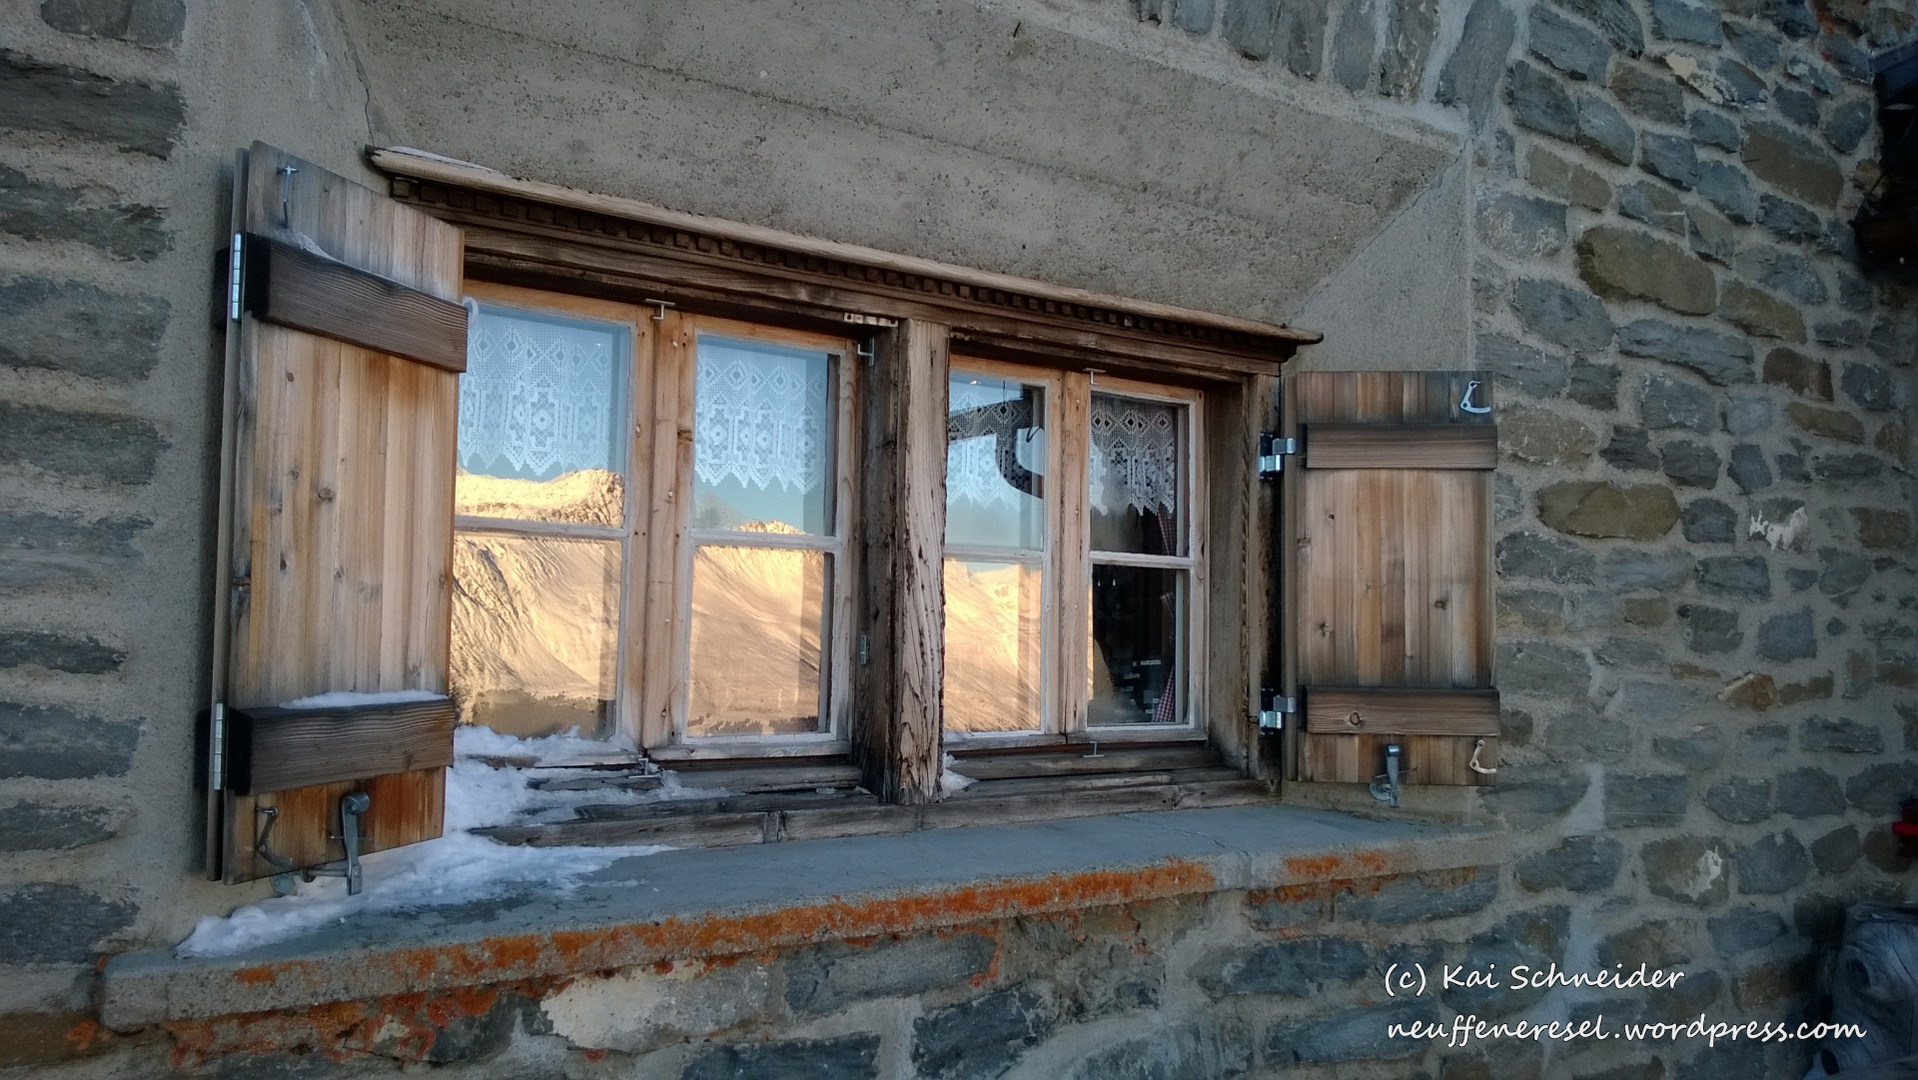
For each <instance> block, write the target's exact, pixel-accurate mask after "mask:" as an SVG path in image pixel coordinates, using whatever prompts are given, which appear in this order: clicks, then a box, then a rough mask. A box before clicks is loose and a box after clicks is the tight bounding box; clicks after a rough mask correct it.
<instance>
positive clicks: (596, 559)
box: [449, 532, 620, 735]
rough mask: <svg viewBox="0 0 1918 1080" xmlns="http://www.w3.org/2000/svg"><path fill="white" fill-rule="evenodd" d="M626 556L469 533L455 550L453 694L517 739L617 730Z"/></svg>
mask: <svg viewBox="0 0 1918 1080" xmlns="http://www.w3.org/2000/svg"><path fill="white" fill-rule="evenodd" d="M619 566H620V546H619V542H618V541H615V540H559V539H550V538H545V537H531V536H501V535H497V534H487V533H470V532H462V533H459V534H457V535H456V536H455V537H454V540H453V647H452V672H451V678H450V679H449V686H450V693H451V695H452V697H453V700H454V701H455V702H457V703H458V704H459V709H460V719H461V720H462V721H464V722H466V723H472V724H484V725H486V726H488V727H490V728H492V729H493V730H495V731H499V732H503V733H506V734H509V735H546V734H551V733H553V732H556V731H565V730H566V729H567V728H570V727H574V726H576V725H577V726H578V727H579V729H580V731H581V733H582V734H585V735H597V734H603V733H606V732H609V731H610V730H611V729H612V708H613V697H614V686H615V678H616V669H617V667H618V661H617V656H618V653H617V651H616V649H615V642H617V641H618V638H619Z"/></svg>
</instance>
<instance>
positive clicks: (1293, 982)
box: [1193, 937, 1372, 998]
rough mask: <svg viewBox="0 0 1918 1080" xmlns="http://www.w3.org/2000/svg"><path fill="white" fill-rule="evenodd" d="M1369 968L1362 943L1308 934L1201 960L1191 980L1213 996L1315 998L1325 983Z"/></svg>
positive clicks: (1348, 978)
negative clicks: (1258, 995) (1274, 995)
mask: <svg viewBox="0 0 1918 1080" xmlns="http://www.w3.org/2000/svg"><path fill="white" fill-rule="evenodd" d="M1371 966H1372V958H1371V954H1370V953H1368V952H1367V951H1366V948H1365V946H1364V944H1362V943H1360V942H1357V941H1353V940H1351V939H1350V938H1338V937H1312V938H1297V939H1294V940H1291V941H1280V942H1275V943H1268V944H1263V945H1256V946H1253V947H1252V948H1249V949H1246V948H1234V949H1232V950H1231V951H1229V952H1227V953H1224V954H1221V955H1216V956H1213V957H1211V958H1209V959H1207V960H1204V961H1201V963H1200V966H1199V970H1197V971H1195V972H1194V974H1193V978H1194V980H1195V981H1196V982H1198V984H1199V986H1200V987H1202V988H1203V989H1204V990H1205V992H1206V993H1208V994H1210V995H1212V996H1213V997H1214V998H1222V997H1230V996H1235V995H1240V994H1276V995H1280V996H1284V997H1317V996H1319V995H1320V994H1323V993H1325V992H1326V989H1327V984H1328V983H1330V984H1333V985H1334V986H1335V987H1336V985H1337V984H1341V983H1349V982H1351V981H1353V980H1354V979H1358V978H1360V977H1362V976H1364V975H1366V974H1367V973H1368V972H1369V971H1370V969H1371Z"/></svg>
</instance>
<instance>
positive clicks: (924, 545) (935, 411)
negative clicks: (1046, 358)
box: [892, 320, 950, 803]
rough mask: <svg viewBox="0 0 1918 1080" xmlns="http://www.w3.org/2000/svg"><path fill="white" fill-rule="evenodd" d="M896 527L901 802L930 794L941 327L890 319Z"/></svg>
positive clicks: (940, 514) (936, 745)
mask: <svg viewBox="0 0 1918 1080" xmlns="http://www.w3.org/2000/svg"><path fill="white" fill-rule="evenodd" d="M900 331H901V333H900V335H899V338H900V346H901V348H900V349H899V350H898V353H897V359H898V361H899V363H900V370H899V373H898V377H899V381H900V399H901V400H900V401H899V402H898V406H899V448H900V450H901V452H902V458H903V460H901V461H899V462H897V464H896V467H895V473H894V475H895V477H896V482H897V483H898V485H899V486H898V488H897V489H896V490H897V495H896V500H897V503H898V517H897V522H896V524H897V532H896V533H895V534H894V543H895V544H896V545H897V547H896V549H895V558H894V560H893V574H894V578H893V583H894V588H895V590H896V591H897V596H898V599H897V601H896V603H895V607H894V609H893V657H894V663H895V665H896V667H895V671H896V675H895V679H896V682H897V685H898V710H899V711H898V716H897V719H896V724H897V727H896V728H895V732H896V734H895V736H894V739H895V742H894V761H895V766H896V768H897V769H898V774H897V776H898V779H897V784H896V787H895V788H894V790H893V792H892V795H893V796H894V798H895V800H896V801H898V802H903V803H928V802H934V801H936V800H937V799H938V798H939V790H940V785H939V773H940V761H941V746H940V738H941V735H942V731H943V728H944V719H943V712H942V710H941V707H940V704H941V703H940V695H941V692H942V691H943V689H944V686H945V664H944V660H945V609H946V585H945V559H944V555H945V543H946V389H947V380H948V370H949V367H948V365H949V363H950V358H949V357H948V355H947V353H946V332H947V328H946V327H944V326H940V325H937V324H932V323H923V322H918V321H916V320H915V321H908V322H906V323H902V324H901V325H900Z"/></svg>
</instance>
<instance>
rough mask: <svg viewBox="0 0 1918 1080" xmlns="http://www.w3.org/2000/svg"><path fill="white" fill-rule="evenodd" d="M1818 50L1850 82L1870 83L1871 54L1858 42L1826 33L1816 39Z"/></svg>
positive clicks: (1839, 35)
mask: <svg viewBox="0 0 1918 1080" xmlns="http://www.w3.org/2000/svg"><path fill="white" fill-rule="evenodd" d="M1818 51H1819V53H1820V55H1822V56H1824V58H1825V59H1827V60H1830V61H1831V63H1832V66H1833V67H1835V68H1837V69H1838V70H1839V71H1840V72H1842V73H1844V76H1845V78H1847V79H1850V80H1851V81H1852V82H1855V83H1860V84H1866V85H1869V84H1870V83H1871V56H1870V55H1869V54H1868V53H1866V52H1865V50H1863V49H1861V48H1859V47H1858V43H1857V42H1855V41H1852V40H1850V39H1848V38H1846V37H1845V36H1844V35H1842V34H1826V35H1824V36H1822V37H1820V38H1819V39H1818Z"/></svg>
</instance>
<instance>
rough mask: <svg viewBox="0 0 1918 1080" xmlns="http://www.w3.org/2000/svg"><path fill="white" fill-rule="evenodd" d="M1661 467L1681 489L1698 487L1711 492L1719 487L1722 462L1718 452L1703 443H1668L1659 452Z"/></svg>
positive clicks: (1682, 441)
mask: <svg viewBox="0 0 1918 1080" xmlns="http://www.w3.org/2000/svg"><path fill="white" fill-rule="evenodd" d="M1658 463H1659V467H1660V468H1662V469H1663V470H1664V472H1665V475H1666V476H1667V477H1668V478H1670V480H1671V481H1672V483H1674V484H1677V485H1678V486H1680V487H1696V488H1705V489H1706V490H1708V491H1709V490H1710V489H1712V488H1714V487H1717V486H1718V470H1719V468H1720V466H1721V464H1722V463H1721V462H1720V461H1719V459H1718V451H1716V450H1713V449H1712V448H1711V447H1709V446H1706V445H1705V444H1703V443H1697V442H1692V441H1691V440H1690V439H1680V440H1678V441H1676V442H1670V443H1666V444H1665V446H1664V447H1663V448H1662V449H1661V450H1660V451H1659V455H1658Z"/></svg>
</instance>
